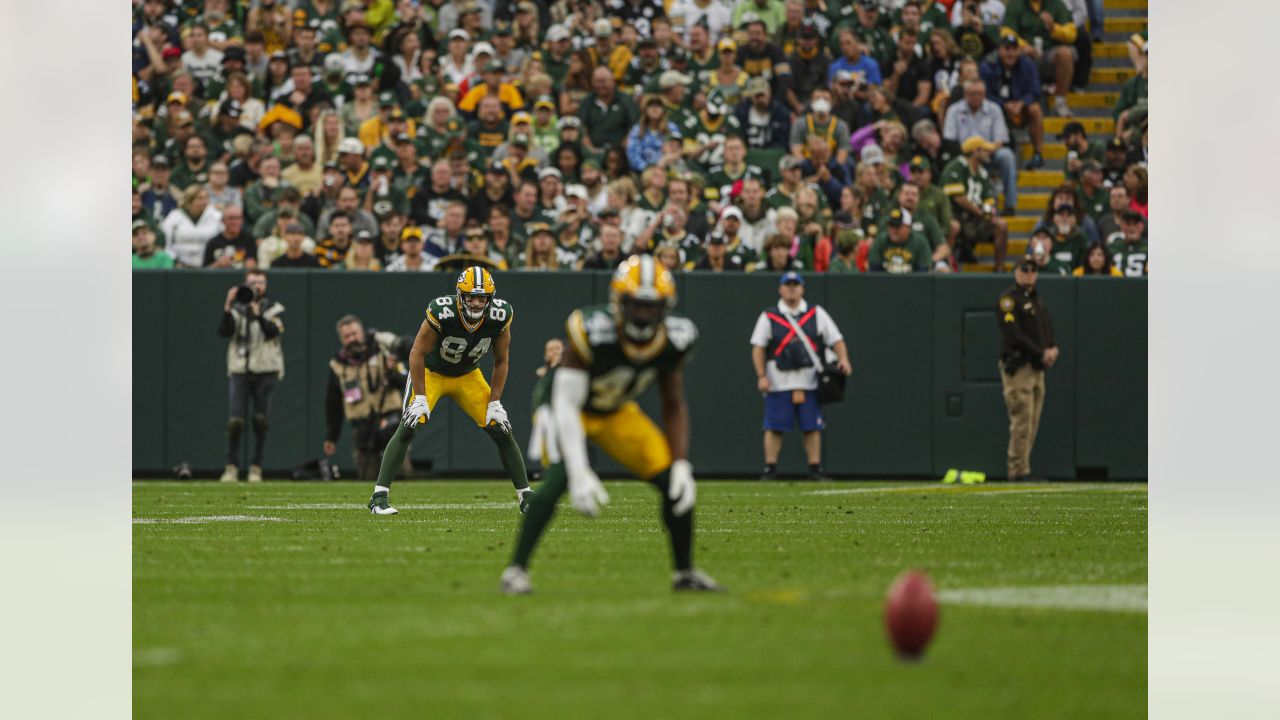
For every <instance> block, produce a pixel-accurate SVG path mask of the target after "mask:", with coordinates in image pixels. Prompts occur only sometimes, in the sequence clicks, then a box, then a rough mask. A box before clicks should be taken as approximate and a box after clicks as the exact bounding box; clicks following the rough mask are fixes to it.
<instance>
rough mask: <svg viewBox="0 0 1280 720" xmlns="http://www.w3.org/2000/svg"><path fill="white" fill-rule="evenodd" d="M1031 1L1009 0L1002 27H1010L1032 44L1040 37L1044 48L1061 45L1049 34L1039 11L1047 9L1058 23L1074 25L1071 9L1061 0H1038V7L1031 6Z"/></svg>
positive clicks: (1032, 0)
mask: <svg viewBox="0 0 1280 720" xmlns="http://www.w3.org/2000/svg"><path fill="white" fill-rule="evenodd" d="M1033 2H1034V0H1010V2H1009V6H1008V9H1006V10H1005V11H1004V20H1002V21H1001V23H1000V24H1001V25H1002V26H1003V27H1007V28H1012V29H1013V31H1014V32H1016V33H1018V35H1019V36H1020V37H1021V38H1022V39H1023V40H1026V41H1027V42H1028V43H1030V44H1032V45H1034V44H1035V40H1036V38H1040V40H1041V41H1042V42H1043V44H1044V49H1045V50H1048V49H1050V48H1055V47H1057V46H1059V45H1063V44H1064V43H1062V42H1060V41H1058V40H1055V39H1054V38H1053V37H1052V36H1050V35H1049V29H1048V28H1046V27H1045V26H1044V21H1043V20H1041V19H1040V13H1042V12H1044V11H1046V10H1047V11H1048V12H1049V14H1050V15H1052V16H1053V21H1054V22H1055V23H1057V24H1058V25H1062V24H1066V25H1071V26H1072V27H1074V26H1075V21H1074V20H1072V18H1071V11H1070V10H1068V9H1067V6H1066V5H1063V4H1062V0H1040V1H1039V2H1035V5H1036V6H1038V9H1037V8H1036V7H1032V3H1033ZM1065 44H1068V45H1069V44H1070V43H1065Z"/></svg>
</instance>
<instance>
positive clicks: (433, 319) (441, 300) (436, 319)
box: [426, 295, 454, 330]
mask: <svg viewBox="0 0 1280 720" xmlns="http://www.w3.org/2000/svg"><path fill="white" fill-rule="evenodd" d="M453 314H454V310H453V296H452V295H442V296H440V297H438V298H436V299H435V300H432V301H431V302H430V303H428V304H427V312H426V316H427V322H429V323H431V325H432V327H434V328H436V329H437V330H439V329H440V320H441V319H448V318H450V317H453Z"/></svg>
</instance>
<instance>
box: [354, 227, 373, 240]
mask: <svg viewBox="0 0 1280 720" xmlns="http://www.w3.org/2000/svg"><path fill="white" fill-rule="evenodd" d="M356 242H373V233H371V232H369V231H368V230H364V229H361V230H357V231H356Z"/></svg>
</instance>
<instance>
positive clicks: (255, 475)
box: [249, 465, 262, 483]
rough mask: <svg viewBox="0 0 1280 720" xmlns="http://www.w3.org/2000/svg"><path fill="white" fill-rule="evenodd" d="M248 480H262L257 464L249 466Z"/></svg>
mask: <svg viewBox="0 0 1280 720" xmlns="http://www.w3.org/2000/svg"><path fill="white" fill-rule="evenodd" d="M249 482H252V483H259V482H262V467H261V466H258V465H250V466H249Z"/></svg>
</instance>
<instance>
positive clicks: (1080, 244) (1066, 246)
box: [1040, 229, 1089, 275]
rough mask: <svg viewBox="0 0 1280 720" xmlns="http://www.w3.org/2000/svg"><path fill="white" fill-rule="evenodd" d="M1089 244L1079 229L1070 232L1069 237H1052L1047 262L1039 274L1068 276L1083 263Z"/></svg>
mask: <svg viewBox="0 0 1280 720" xmlns="http://www.w3.org/2000/svg"><path fill="white" fill-rule="evenodd" d="M1088 245H1089V243H1088V241H1087V240H1086V239H1085V237H1084V233H1083V232H1081V231H1080V230H1079V229H1076V230H1072V231H1071V234H1070V235H1067V236H1065V237H1059V236H1058V235H1056V234H1055V235H1054V237H1053V245H1051V246H1050V247H1049V262H1047V263H1045V265H1044V267H1043V268H1040V272H1042V273H1044V274H1046V275H1050V274H1056V275H1070V274H1071V271H1072V270H1075V269H1076V268H1078V267H1080V265H1081V264H1082V263H1083V262H1084V257H1085V249H1086V248H1087V247H1088Z"/></svg>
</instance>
